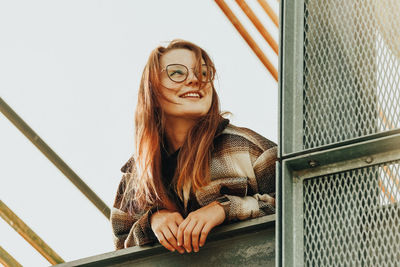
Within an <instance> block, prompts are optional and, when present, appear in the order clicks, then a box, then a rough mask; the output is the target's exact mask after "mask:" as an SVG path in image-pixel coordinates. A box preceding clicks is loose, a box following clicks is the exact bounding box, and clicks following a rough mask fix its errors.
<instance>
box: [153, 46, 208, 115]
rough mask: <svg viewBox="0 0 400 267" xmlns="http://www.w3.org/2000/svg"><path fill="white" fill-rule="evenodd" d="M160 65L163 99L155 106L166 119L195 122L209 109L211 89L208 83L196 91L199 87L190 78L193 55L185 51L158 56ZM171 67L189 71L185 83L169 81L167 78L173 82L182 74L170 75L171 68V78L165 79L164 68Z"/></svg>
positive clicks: (194, 77) (192, 69)
mask: <svg viewBox="0 0 400 267" xmlns="http://www.w3.org/2000/svg"><path fill="white" fill-rule="evenodd" d="M160 64H161V66H160V67H161V70H162V71H161V74H160V75H161V86H162V88H161V92H162V94H163V95H164V97H165V98H166V99H164V98H160V99H159V102H160V105H161V109H162V110H163V111H164V114H165V116H166V118H167V119H173V118H187V119H197V118H199V117H201V116H204V115H206V114H207V112H208V111H209V109H210V107H211V101H212V93H213V92H212V85H211V82H207V83H206V84H205V86H203V87H202V88H201V89H200V85H201V83H200V81H199V80H198V78H197V77H196V75H195V74H194V69H195V67H196V57H195V54H194V53H193V52H192V51H190V50H188V49H182V48H179V49H173V50H170V51H168V52H167V53H165V54H164V55H162V56H161V58H160ZM171 64H180V65H184V66H186V68H187V70H189V72H188V76H187V78H186V80H184V81H183V82H174V81H172V80H171V78H173V79H175V77H177V76H179V75H182V74H181V73H180V72H179V73H176V72H173V70H171V69H170V68H171V67H169V71H168V72H169V75H170V77H171V78H170V77H168V74H167V70H166V67H167V66H168V65H171ZM202 64H205V62H204V60H202ZM183 69H185V68H183ZM175 70H176V69H175ZM174 75H176V76H174Z"/></svg>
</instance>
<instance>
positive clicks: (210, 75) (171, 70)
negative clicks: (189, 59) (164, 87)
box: [162, 64, 214, 83]
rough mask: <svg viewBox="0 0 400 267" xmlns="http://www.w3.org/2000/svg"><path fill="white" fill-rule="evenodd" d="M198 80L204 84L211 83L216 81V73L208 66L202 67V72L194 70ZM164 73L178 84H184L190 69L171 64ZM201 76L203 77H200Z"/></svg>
mask: <svg viewBox="0 0 400 267" xmlns="http://www.w3.org/2000/svg"><path fill="white" fill-rule="evenodd" d="M192 70H193V73H194V75H195V76H196V78H197V79H198V80H199V81H201V82H202V83H207V82H211V81H212V80H213V79H214V71H213V69H212V68H211V67H209V66H207V65H206V64H203V65H201V71H200V72H199V71H197V70H195V69H192ZM162 71H166V72H167V76H168V78H169V79H170V80H171V81H173V82H176V83H181V82H184V81H185V80H186V79H187V77H188V76H189V69H188V68H187V67H186V66H185V65H182V64H170V65H168V66H166V67H165V69H163V70H162ZM199 74H200V76H201V77H198V76H199Z"/></svg>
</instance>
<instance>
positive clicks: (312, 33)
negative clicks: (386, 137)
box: [303, 0, 400, 149]
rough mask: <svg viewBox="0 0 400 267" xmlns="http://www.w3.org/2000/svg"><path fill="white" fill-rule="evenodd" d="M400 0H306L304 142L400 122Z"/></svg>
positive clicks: (320, 142)
mask: <svg viewBox="0 0 400 267" xmlns="http://www.w3.org/2000/svg"><path fill="white" fill-rule="evenodd" d="M399 14H400V1H398V0H351V1H337V0H305V6H304V62H303V64H304V73H303V101H304V104H303V130H304V133H303V148H304V149H308V148H314V147H318V146H322V145H326V144H331V143H335V142H339V141H343V140H347V139H351V138H356V137H360V136H364V135H368V134H373V133H378V132H382V131H387V130H391V129H395V128H400V105H399V103H400V18H399Z"/></svg>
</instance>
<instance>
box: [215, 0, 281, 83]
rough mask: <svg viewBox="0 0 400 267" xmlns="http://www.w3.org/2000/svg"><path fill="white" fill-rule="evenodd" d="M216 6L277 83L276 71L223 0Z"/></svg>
mask: <svg viewBox="0 0 400 267" xmlns="http://www.w3.org/2000/svg"><path fill="white" fill-rule="evenodd" d="M215 2H216V3H217V5H218V6H219V7H220V8H221V10H222V12H224V14H225V15H226V17H227V18H228V19H229V20H230V22H231V23H232V24H233V26H234V27H235V28H236V30H237V31H238V32H239V33H240V35H241V36H242V37H243V39H244V40H245V41H246V43H247V44H248V45H249V46H250V48H251V49H252V50H253V52H254V53H255V54H256V56H257V57H258V58H259V59H260V60H261V62H262V63H263V64H264V66H265V67H266V68H267V70H268V71H269V72H270V73H271V75H272V77H274V79H275V80H276V81H278V71H277V70H276V69H275V67H274V66H273V65H272V63H271V62H270V61H269V60H268V58H267V57H266V56H265V55H264V53H263V52H262V50H261V48H260V47H259V46H258V45H257V43H256V42H255V41H254V40H253V38H251V36H250V34H249V33H248V32H247V31H246V29H245V28H244V27H243V25H242V24H241V23H240V21H239V20H238V18H237V17H236V16H235V14H233V12H232V10H231V9H230V8H229V7H228V5H227V4H226V3H225V2H224V1H223V0H215Z"/></svg>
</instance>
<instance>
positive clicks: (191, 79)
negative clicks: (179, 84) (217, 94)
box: [186, 69, 200, 86]
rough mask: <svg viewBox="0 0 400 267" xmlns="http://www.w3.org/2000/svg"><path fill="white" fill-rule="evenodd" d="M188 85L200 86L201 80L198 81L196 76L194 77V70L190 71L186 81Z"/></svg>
mask: <svg viewBox="0 0 400 267" xmlns="http://www.w3.org/2000/svg"><path fill="white" fill-rule="evenodd" d="M186 84H187V85H192V86H197V85H199V84H200V82H199V80H198V79H197V77H196V75H194V70H193V69H191V70H190V71H189V74H188V77H187V79H186Z"/></svg>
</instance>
